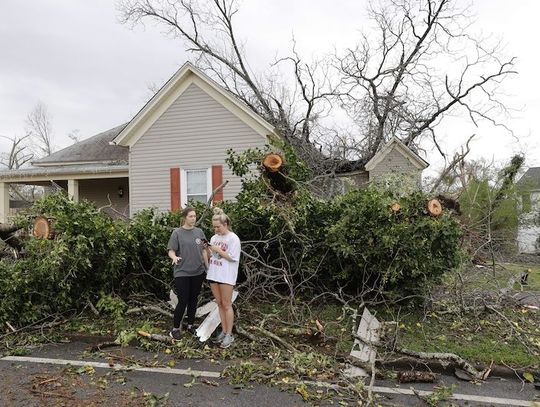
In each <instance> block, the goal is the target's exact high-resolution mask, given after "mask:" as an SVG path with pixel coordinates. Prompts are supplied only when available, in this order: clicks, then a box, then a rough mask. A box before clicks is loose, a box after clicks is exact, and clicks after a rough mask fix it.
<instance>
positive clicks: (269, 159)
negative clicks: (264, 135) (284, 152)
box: [263, 153, 283, 172]
mask: <svg viewBox="0 0 540 407" xmlns="http://www.w3.org/2000/svg"><path fill="white" fill-rule="evenodd" d="M263 166H264V168H265V169H266V171H268V172H278V171H279V170H280V169H281V167H283V157H281V155H279V154H277V153H270V154H267V155H266V156H265V157H264V159H263Z"/></svg>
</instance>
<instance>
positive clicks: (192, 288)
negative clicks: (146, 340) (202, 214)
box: [167, 207, 208, 340]
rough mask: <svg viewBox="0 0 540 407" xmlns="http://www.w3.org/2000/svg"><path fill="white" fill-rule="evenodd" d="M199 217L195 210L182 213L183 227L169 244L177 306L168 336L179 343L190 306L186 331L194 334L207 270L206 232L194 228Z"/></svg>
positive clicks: (172, 236) (175, 232) (185, 210)
mask: <svg viewBox="0 0 540 407" xmlns="http://www.w3.org/2000/svg"><path fill="white" fill-rule="evenodd" d="M196 221H197V214H196V213H195V210H194V209H193V208H190V207H187V208H185V209H184V210H183V211H182V226H181V227H179V228H177V229H175V230H174V231H173V232H172V234H171V238H170V239H169V243H168V244H167V249H168V255H169V257H170V258H171V260H172V265H173V273H174V285H175V288H176V294H177V295H178V304H177V305H176V308H175V310H174V324H173V329H171V331H170V332H169V335H170V336H171V337H172V338H173V339H175V340H179V339H180V337H181V324H182V319H183V317H184V312H185V311H186V307H187V330H188V331H189V332H191V333H194V331H195V330H194V327H193V323H194V321H195V311H196V310H197V301H198V298H199V293H200V292H201V286H202V283H203V281H204V278H205V273H206V269H207V268H208V253H207V251H206V250H204V248H205V246H206V244H205V242H207V240H206V237H205V236H204V232H203V231H202V230H201V229H199V228H198V227H195V222H196Z"/></svg>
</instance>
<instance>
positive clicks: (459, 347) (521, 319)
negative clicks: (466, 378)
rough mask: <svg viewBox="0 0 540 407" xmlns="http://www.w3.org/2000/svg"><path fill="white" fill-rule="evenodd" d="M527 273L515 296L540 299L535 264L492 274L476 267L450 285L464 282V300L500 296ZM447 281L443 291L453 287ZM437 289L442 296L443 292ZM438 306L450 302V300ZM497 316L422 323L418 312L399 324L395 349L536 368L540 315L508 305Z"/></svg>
mask: <svg viewBox="0 0 540 407" xmlns="http://www.w3.org/2000/svg"><path fill="white" fill-rule="evenodd" d="M525 270H530V272H529V277H528V284H527V285H522V284H521V283H520V279H519V278H517V279H515V280H516V282H515V284H514V286H513V287H512V288H513V290H516V291H528V292H538V293H539V295H540V265H533V264H519V263H503V264H497V265H496V267H495V273H493V269H491V268H477V267H474V268H471V269H469V270H467V271H464V272H462V273H461V277H462V279H456V280H454V282H453V283H455V282H456V281H458V282H461V281H462V282H463V285H462V286H461V288H462V290H463V293H464V294H465V295H466V294H467V293H471V292H476V293H478V292H479V291H482V292H484V291H493V292H499V290H500V289H502V288H507V286H508V282H509V280H510V279H511V278H512V277H513V276H516V275H520V274H521V273H522V272H524V271H525ZM450 280H452V279H449V280H448V282H447V283H446V284H447V285H448V287H446V288H449V286H451V285H452V284H453V283H452V282H451V281H450ZM441 289H442V290H443V292H444V289H445V287H441ZM448 291H451V290H448ZM442 301H444V302H448V298H443V299H442ZM467 305H472V304H467ZM477 305H479V304H477ZM498 312H500V314H498V313H497V312H494V311H492V310H484V311H481V310H478V311H477V312H476V313H474V314H473V313H470V314H467V315H462V316H458V315H453V314H447V315H436V314H430V315H428V316H427V317H426V316H424V315H423V313H421V312H420V311H418V310H416V311H413V312H411V313H410V314H409V315H407V316H406V317H404V318H403V319H402V320H401V321H400V329H399V343H400V345H401V346H403V347H405V348H409V349H411V350H415V351H424V352H452V353H455V354H457V355H459V356H461V357H463V358H465V359H467V360H470V361H473V362H481V363H487V364H488V363H491V362H492V361H493V362H495V363H498V364H508V365H512V366H522V367H525V366H536V367H538V366H540V312H539V311H538V310H537V311H534V310H530V309H526V308H523V307H520V306H516V307H512V306H511V305H506V306H505V308H503V309H501V310H499V311H498ZM516 332H517V333H516ZM523 342H525V343H526V344H527V346H525V345H524V344H523Z"/></svg>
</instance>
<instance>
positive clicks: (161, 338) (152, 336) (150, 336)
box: [137, 331, 173, 344]
mask: <svg viewBox="0 0 540 407" xmlns="http://www.w3.org/2000/svg"><path fill="white" fill-rule="evenodd" d="M137 333H138V334H139V335H141V336H143V337H145V338H147V339H152V340H154V341H158V342H163V343H168V344H171V343H173V339H172V338H171V337H170V336H167V335H159V334H151V333H148V332H145V331H137Z"/></svg>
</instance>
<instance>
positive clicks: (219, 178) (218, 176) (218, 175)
mask: <svg viewBox="0 0 540 407" xmlns="http://www.w3.org/2000/svg"><path fill="white" fill-rule="evenodd" d="M222 182H223V165H212V191H214V190H215V189H216V188H217V187H219V186H220V185H221V183H222ZM212 201H213V202H221V201H223V190H220V191H219V192H216V194H215V195H214V199H213V200H212Z"/></svg>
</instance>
